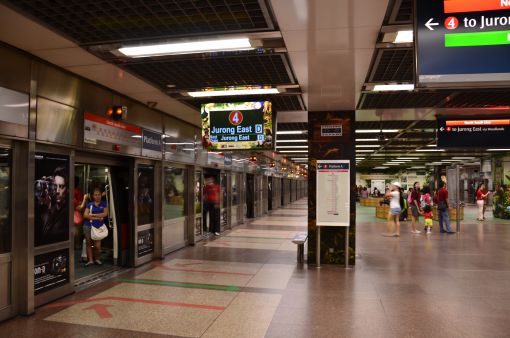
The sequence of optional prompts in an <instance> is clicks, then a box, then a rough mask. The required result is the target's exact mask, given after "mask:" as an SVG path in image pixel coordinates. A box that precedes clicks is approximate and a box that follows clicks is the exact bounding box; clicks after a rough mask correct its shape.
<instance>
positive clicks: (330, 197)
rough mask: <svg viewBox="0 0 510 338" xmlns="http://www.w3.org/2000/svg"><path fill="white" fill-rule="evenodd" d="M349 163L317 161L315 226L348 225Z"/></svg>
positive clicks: (342, 161)
mask: <svg viewBox="0 0 510 338" xmlns="http://www.w3.org/2000/svg"><path fill="white" fill-rule="evenodd" d="M350 166H351V164H350V161H349V160H324V161H317V202H316V203H317V226H340V227H348V226H349V224H350V194H351V189H350V182H351V178H350Z"/></svg>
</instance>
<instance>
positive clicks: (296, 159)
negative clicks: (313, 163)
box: [291, 157, 308, 161]
mask: <svg viewBox="0 0 510 338" xmlns="http://www.w3.org/2000/svg"><path fill="white" fill-rule="evenodd" d="M291 160H293V161H308V157H292V158H291Z"/></svg>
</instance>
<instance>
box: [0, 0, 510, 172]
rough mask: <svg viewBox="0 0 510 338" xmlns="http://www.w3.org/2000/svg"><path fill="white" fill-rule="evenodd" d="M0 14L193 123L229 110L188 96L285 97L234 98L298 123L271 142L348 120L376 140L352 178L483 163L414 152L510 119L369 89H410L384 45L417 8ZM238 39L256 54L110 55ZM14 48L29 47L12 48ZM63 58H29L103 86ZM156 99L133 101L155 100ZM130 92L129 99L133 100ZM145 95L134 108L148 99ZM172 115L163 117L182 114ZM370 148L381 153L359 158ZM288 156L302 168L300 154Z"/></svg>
mask: <svg viewBox="0 0 510 338" xmlns="http://www.w3.org/2000/svg"><path fill="white" fill-rule="evenodd" d="M1 3H2V4H4V5H6V6H8V7H9V8H11V9H13V10H14V11H16V12H17V13H19V14H21V15H22V16H24V17H26V18H28V19H30V20H31V21H33V22H36V23H38V24H40V25H41V26H43V27H46V28H48V29H50V30H51V31H53V32H55V33H57V34H58V35H59V36H62V37H64V38H65V39H68V40H69V41H71V42H72V43H73V44H74V45H76V46H78V47H79V48H80V49H82V50H84V51H86V52H88V53H90V54H91V55H93V56H94V57H96V58H98V59H100V60H102V61H103V62H105V63H107V64H109V65H114V66H115V67H118V68H119V69H121V70H123V71H125V72H126V73H127V74H130V76H132V79H141V80H143V81H145V82H146V83H148V84H150V85H151V86H152V87H151V88H155V89H157V91H158V93H159V94H161V95H163V96H166V97H167V98H172V99H174V100H177V101H178V102H180V103H182V104H184V105H185V106H186V107H188V108H190V112H191V111H197V110H198V108H199V107H200V104H201V103H205V102H225V101H232V98H231V97H215V98H205V99H204V98H193V97H190V96H188V95H186V94H185V93H186V92H188V91H194V90H201V89H204V88H206V87H231V86H247V85H248V86H250V85H260V86H270V87H279V88H282V89H283V90H282V91H281V93H279V94H273V95H262V96H249V97H248V96H247V97H237V98H236V99H237V100H238V101H245V100H263V99H268V100H271V101H273V107H274V108H275V110H277V111H278V112H281V113H285V112H289V113H290V112H292V113H293V114H294V115H292V116H301V118H299V119H297V120H296V122H292V121H290V122H285V123H278V130H279V131H292V130H307V128H308V127H307V123H306V114H307V111H308V110H310V111H319V110H356V120H357V121H358V122H357V124H356V129H358V130H372V131H373V132H368V133H357V134H356V138H357V139H359V140H362V139H364V140H372V141H359V142H357V146H358V148H357V149H358V150H359V153H358V158H360V160H359V163H358V166H359V167H361V168H362V169H364V170H371V169H373V168H374V167H377V166H381V165H382V164H384V163H385V162H387V161H390V160H392V159H396V158H398V157H405V156H407V157H418V158H419V159H417V160H413V161H412V162H406V163H405V164H403V165H401V166H398V167H392V168H394V169H400V168H406V167H412V166H424V165H425V164H430V163H433V162H436V163H437V162H440V161H441V160H447V159H448V158H451V157H455V156H457V157H467V156H468V155H469V156H484V155H486V154H487V153H486V152H484V151H483V150H469V149H466V150H459V151H444V152H440V151H437V152H434V151H426V152H420V150H421V149H426V150H431V149H433V148H434V147H432V145H434V144H435V128H436V126H435V119H436V116H437V115H445V116H452V115H477V114H484V115H501V114H508V112H509V110H508V107H510V90H508V88H499V89H473V90H465V89H464V90H459V89H455V90H454V89H452V90H421V89H420V90H416V91H412V92H382V93H381V92H373V91H371V90H369V89H367V88H369V87H370V86H371V85H374V84H382V83H389V82H397V83H414V81H415V70H414V69H415V67H414V54H415V53H414V46H413V44H412V43H411V44H394V43H388V42H387V40H385V33H387V32H388V31H392V30H396V29H406V28H407V29H412V27H413V16H414V9H413V7H414V1H413V0H321V1H316V0H157V1H156V0H153V1H142V0H129V1H124V0H53V1H49V0H2V1H1ZM238 36H248V37H250V39H253V40H257V41H258V47H257V48H256V49H254V50H250V51H237V52H216V53H203V54H189V55H173V56H157V57H146V58H129V57H126V56H123V55H121V54H119V53H118V52H116V51H117V50H118V48H120V47H123V46H134V45H140V44H147V43H158V42H168V41H172V42H174V41H188V40H190V39H191V40H192V39H202V38H208V37H210V38H213V37H238ZM9 43H10V42H9ZM33 44H37V42H33ZM64 45H65V44H64ZM74 45H73V46H74ZM17 46H18V47H19V48H24V46H25V45H24V43H23V42H20V43H19V44H17ZM60 49H62V48H61V45H58V46H54V47H53V49H52V48H51V47H48V46H44V47H41V46H40V47H39V49H34V50H35V51H32V50H30V49H29V48H27V50H28V51H29V52H33V53H34V54H36V55H38V56H41V57H43V58H44V57H45V56H47V55H50V54H51V53H53V54H52V55H54V56H53V58H51V57H48V58H47V59H48V60H49V61H50V62H55V61H54V60H59V61H61V63H63V65H62V64H59V65H61V66H64V67H65V68H66V69H69V70H71V71H75V72H77V73H79V74H80V72H79V71H80V70H83V69H85V68H90V69H93V71H94V72H96V74H95V76H92V79H93V80H96V79H97V78H99V79H101V78H102V75H101V74H97V73H100V72H101V71H103V70H104V69H105V68H103V66H101V67H99V66H98V67H96V68H94V66H91V65H90V63H91V62H90V61H88V63H87V62H86V61H83V62H82V63H81V64H74V63H73V62H72V61H70V60H69V59H70V58H69V57H67V56H66V55H74V54H59V57H56V56H55V55H57V54H58V53H60V52H59V50H60ZM64 49H65V48H64ZM56 53H57V54H56ZM81 57H83V55H81ZM84 60H89V59H87V58H84ZM77 62H78V61H77ZM55 63H57V62H55ZM57 64H58V63H57ZM66 65H67V67H66ZM80 67H81V68H80ZM152 90H153V89H150V90H149V89H145V88H143V90H142V89H140V91H141V92H143V91H145V92H151V93H152ZM126 91H127V92H128V93H127V94H128V95H129V92H130V90H126ZM142 94H143V93H141V94H140V95H139V97H140V98H142V97H143V98H145V97H150V96H144V95H142ZM161 95H160V97H161ZM135 98H136V97H135ZM169 107H170V108H169V109H168V110H171V109H176V108H175V107H177V109H178V106H175V107H174V106H169ZM172 107H173V108H172ZM502 107H503V108H504V107H506V110H504V109H503V110H502ZM183 111H184V110H183ZM186 114H188V111H186ZM186 114H184V113H183V114H182V115H183V116H181V118H184V119H185V120H187V121H198V118H196V120H193V119H186V116H185V115H186ZM303 116H304V118H303ZM195 123H196V122H195ZM386 129H387V130H397V131H396V132H392V133H385V138H384V139H381V138H378V137H374V136H377V134H374V132H377V131H380V130H386ZM303 135H304V134H297V135H289V134H285V135H278V140H279V143H278V144H277V146H283V147H297V146H302V147H303V149H306V148H304V147H306V146H307V142H302V143H299V142H296V141H297V140H303V139H305V138H306V135H305V137H303ZM374 139H377V140H375V141H374ZM285 140H289V141H294V142H288V143H286V142H285ZM368 145H372V146H375V145H377V146H378V147H377V148H366V147H363V146H368ZM427 148H428V149H427ZM287 149H294V148H287ZM371 149H372V150H373V151H372V152H370V150H371ZM294 154H295V155H294ZM411 155H413V156H411ZM288 156H289V157H296V158H304V157H306V153H290V154H289V155H288ZM361 159H362V160H361Z"/></svg>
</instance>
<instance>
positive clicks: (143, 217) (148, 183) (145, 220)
mask: <svg viewBox="0 0 510 338" xmlns="http://www.w3.org/2000/svg"><path fill="white" fill-rule="evenodd" d="M153 196H154V167H151V166H140V167H138V208H137V214H138V225H139V226H140V225H144V224H150V223H154V200H153V198H152V197H153Z"/></svg>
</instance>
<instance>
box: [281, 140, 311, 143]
mask: <svg viewBox="0 0 510 338" xmlns="http://www.w3.org/2000/svg"><path fill="white" fill-rule="evenodd" d="M304 142H308V140H276V143H304Z"/></svg>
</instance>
